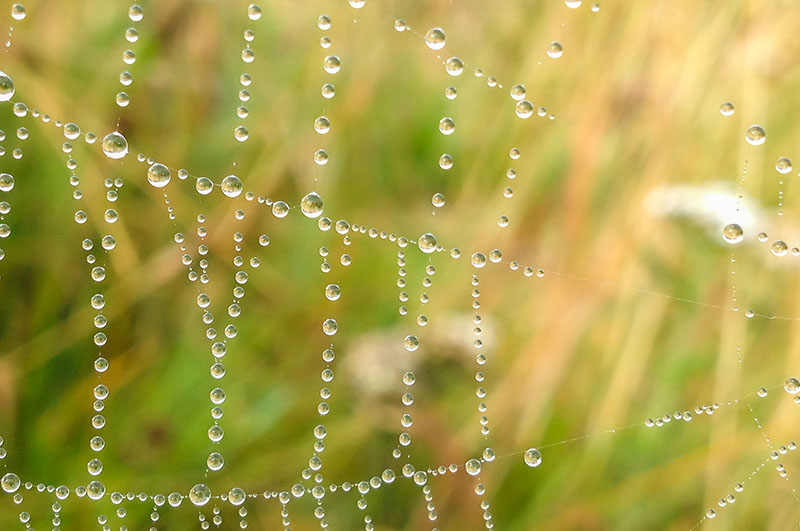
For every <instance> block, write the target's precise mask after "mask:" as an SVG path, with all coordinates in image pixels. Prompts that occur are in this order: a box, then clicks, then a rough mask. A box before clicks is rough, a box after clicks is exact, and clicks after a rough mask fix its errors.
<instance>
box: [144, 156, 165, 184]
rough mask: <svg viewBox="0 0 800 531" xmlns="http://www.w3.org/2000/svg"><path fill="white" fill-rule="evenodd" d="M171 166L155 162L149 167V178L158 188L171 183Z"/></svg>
mask: <svg viewBox="0 0 800 531" xmlns="http://www.w3.org/2000/svg"><path fill="white" fill-rule="evenodd" d="M169 179H170V173H169V168H167V167H166V166H164V165H163V164H161V163H158V162H156V163H154V164H153V165H152V166H150V167H149V168H148V169H147V180H148V182H149V183H150V184H152V185H153V186H155V187H156V188H164V187H165V186H166V185H167V183H169Z"/></svg>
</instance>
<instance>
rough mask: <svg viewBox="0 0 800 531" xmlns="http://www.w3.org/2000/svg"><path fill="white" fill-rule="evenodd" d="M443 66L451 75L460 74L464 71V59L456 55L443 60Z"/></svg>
mask: <svg viewBox="0 0 800 531" xmlns="http://www.w3.org/2000/svg"><path fill="white" fill-rule="evenodd" d="M444 68H445V70H447V73H448V74H450V75H451V76H460V75H461V74H462V73H463V72H464V61H462V60H461V59H459V58H458V57H451V58H450V59H448V60H447V61H445V63H444Z"/></svg>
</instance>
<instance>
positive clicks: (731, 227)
mask: <svg viewBox="0 0 800 531" xmlns="http://www.w3.org/2000/svg"><path fill="white" fill-rule="evenodd" d="M722 239H723V240H725V241H726V242H728V243H731V244H734V243H739V242H741V241H742V240H743V239H744V231H742V227H740V226H739V225H737V224H736V223H728V224H727V225H725V227H723V228H722Z"/></svg>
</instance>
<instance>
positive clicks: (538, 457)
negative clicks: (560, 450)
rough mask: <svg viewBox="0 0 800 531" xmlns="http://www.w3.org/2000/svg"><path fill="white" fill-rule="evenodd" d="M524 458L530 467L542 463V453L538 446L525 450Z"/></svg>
mask: <svg viewBox="0 0 800 531" xmlns="http://www.w3.org/2000/svg"><path fill="white" fill-rule="evenodd" d="M523 459H524V460H525V464H526V465H528V466H529V467H537V466H539V465H541V464H542V453H541V452H540V451H539V450H537V449H536V448H528V449H527V450H525V455H524V456H523Z"/></svg>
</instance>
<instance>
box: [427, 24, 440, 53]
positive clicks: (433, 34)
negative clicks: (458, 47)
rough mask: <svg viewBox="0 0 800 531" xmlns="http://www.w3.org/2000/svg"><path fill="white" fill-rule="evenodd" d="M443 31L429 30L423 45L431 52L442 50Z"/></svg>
mask: <svg viewBox="0 0 800 531" xmlns="http://www.w3.org/2000/svg"><path fill="white" fill-rule="evenodd" d="M444 39H445V36H444V30H442V28H433V29H429V30H428V33H426V34H425V44H427V45H428V48H430V49H431V50H441V49H442V48H444Z"/></svg>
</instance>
